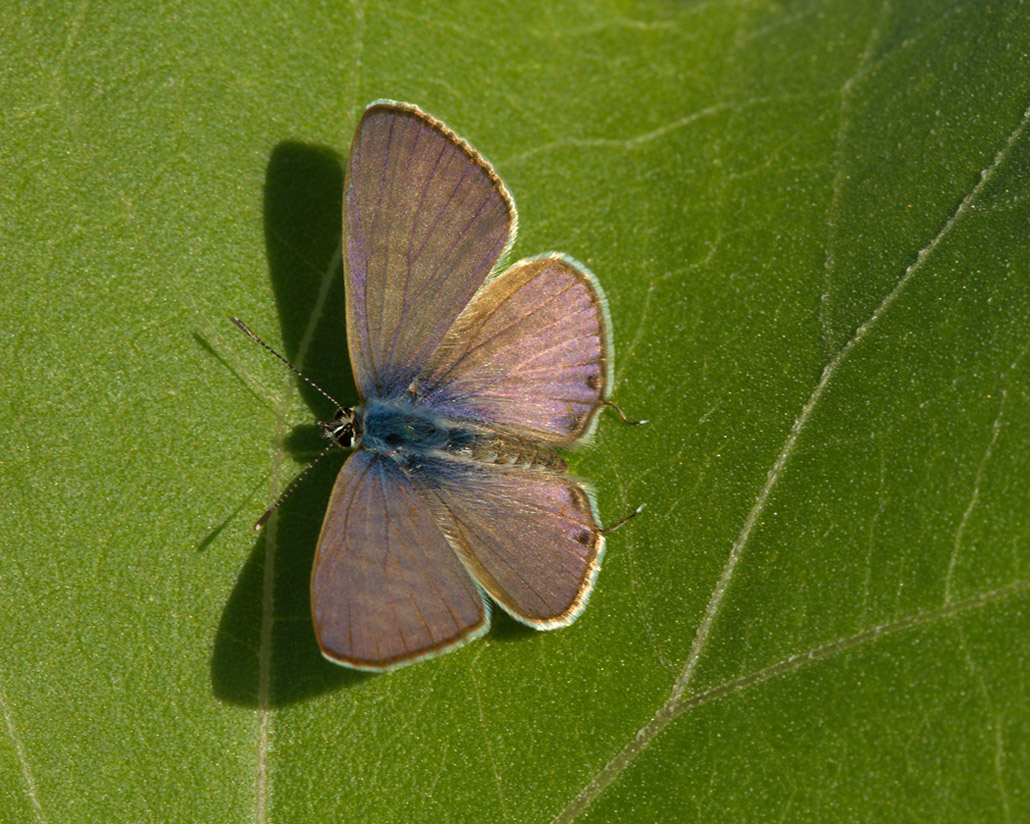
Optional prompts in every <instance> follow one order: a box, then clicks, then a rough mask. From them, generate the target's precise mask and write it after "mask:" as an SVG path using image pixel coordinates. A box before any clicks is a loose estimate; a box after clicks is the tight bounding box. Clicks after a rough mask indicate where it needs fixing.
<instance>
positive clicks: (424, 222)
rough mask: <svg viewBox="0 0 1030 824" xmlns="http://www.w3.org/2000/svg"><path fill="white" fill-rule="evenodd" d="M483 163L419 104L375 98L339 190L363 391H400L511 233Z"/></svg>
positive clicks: (503, 202) (508, 208) (354, 351)
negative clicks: (340, 191) (343, 183)
mask: <svg viewBox="0 0 1030 824" xmlns="http://www.w3.org/2000/svg"><path fill="white" fill-rule="evenodd" d="M515 223H516V215H515V204H514V202H513V201H512V199H511V195H510V194H509V193H508V190H507V188H506V187H505V185H504V183H503V182H502V181H501V179H500V178H499V177H498V176H497V174H496V172H494V170H493V168H492V167H491V166H490V164H489V163H488V162H487V161H486V160H485V159H484V158H483V157H482V156H481V155H480V154H479V153H478V152H476V150H475V149H473V148H472V147H471V146H470V145H469V144H468V143H466V142H465V141H464V140H462V139H461V138H460V137H458V136H457V135H456V134H455V133H454V132H452V131H451V130H450V129H448V128H447V127H446V126H444V125H443V124H442V123H441V122H440V121H439V120H436V119H435V118H433V117H430V116H429V115H428V114H426V113H425V112H423V111H422V110H421V109H419V108H417V107H415V106H411V105H408V104H404V103H394V102H390V101H382V102H377V103H373V104H372V105H371V106H369V107H368V108H367V109H366V110H365V113H364V115H363V116H362V118H361V122H360V123H359V124H358V129H357V134H356V135H355V136H354V142H353V143H352V144H351V151H350V159H349V161H348V166H347V177H346V183H345V192H344V221H343V229H344V238H345V255H344V268H345V272H346V286H347V339H348V344H349V347H350V353H351V363H352V365H353V368H354V376H355V379H356V381H357V384H358V389H359V390H360V392H361V395H362V397H365V398H370V397H376V398H389V397H394V396H396V395H399V394H401V393H402V392H404V391H405V390H406V389H407V388H408V386H409V385H410V384H411V381H412V379H413V378H414V377H415V375H416V374H418V372H419V371H420V370H421V369H422V367H423V366H424V365H425V363H426V360H427V359H428V358H429V356H430V354H431V353H432V352H433V350H435V349H436V348H437V346H438V345H439V343H440V341H441V340H442V339H443V337H444V335H445V333H446V332H447V330H448V329H449V328H450V327H451V325H452V324H453V323H454V319H455V318H456V317H458V314H459V313H460V312H461V311H462V309H464V308H465V305H466V304H467V303H468V301H469V299H470V298H471V297H472V296H473V295H474V294H475V293H476V291H477V290H478V289H479V287H480V286H481V285H482V284H483V281H484V280H485V279H486V277H487V275H489V274H490V271H491V270H492V269H493V267H494V265H495V264H496V263H497V260H498V259H499V258H500V256H501V255H502V254H503V252H504V251H505V250H506V248H507V246H508V245H509V243H510V241H511V240H512V239H513V238H514V230H515Z"/></svg>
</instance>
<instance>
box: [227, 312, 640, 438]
mask: <svg viewBox="0 0 1030 824" xmlns="http://www.w3.org/2000/svg"><path fill="white" fill-rule="evenodd" d="M232 322H233V323H235V324H236V326H238V327H239V328H240V329H241V330H242V331H243V332H244V333H246V334H247V335H248V336H249V337H250V339H251V340H253V341H255V342H257V343H260V344H261V345H262V346H263V347H265V349H267V350H268V351H269V352H271V353H272V354H273V355H275V356H276V357H277V358H279V360H281V361H282V362H283V363H285V364H286V368H287V369H289V370H290V371H291V372H293V374H294V375H296V376H297V377H299V378H301V379H302V380H304V381H306V382H307V383H308V385H309V386H313V387H314V388H315V389H317V390H318V391H319V392H320V393H321V394H322V396H323V397H325V398H327V399H329V400H330V401H332V402H333V404H334V405H335V406H336V408H337V409H343V404H342V403H340V402H339V401H338V400H336V398H334V397H333V396H332V395H330V394H329V393H328V392H326V391H325V390H324V389H323V388H322V387H321V386H319V385H318V384H317V383H315V382H314V381H313V380H311V378H309V377H308V376H307V375H305V374H304V373H303V372H301V371H300V370H299V369H298V368H297V367H296V366H294V365H293V364H292V363H290V362H289V361H288V360H286V358H284V357H283V356H282V355H280V354H279V353H278V352H276V351H275V350H274V349H273V348H272V347H271V346H269V345H268V344H267V343H265V342H264V341H263V340H261V338H259V337H258V336H257V335H255V334H254V332H253V331H252V330H251V328H250V327H249V326H247V324H245V323H244V322H243V321H242V320H240V319H239V318H237V317H233V318H232ZM619 414H622V413H621V412H620V413H619ZM623 420H625V416H623Z"/></svg>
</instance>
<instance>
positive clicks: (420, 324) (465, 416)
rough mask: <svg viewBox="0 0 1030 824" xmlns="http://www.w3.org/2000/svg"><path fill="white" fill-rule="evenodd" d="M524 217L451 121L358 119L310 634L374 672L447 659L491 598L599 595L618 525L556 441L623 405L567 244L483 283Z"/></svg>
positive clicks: (550, 621)
mask: <svg viewBox="0 0 1030 824" xmlns="http://www.w3.org/2000/svg"><path fill="white" fill-rule="evenodd" d="M517 225H518V216H517V212H516V210H515V203H514V200H513V199H512V196H511V193H510V192H509V191H508V188H507V186H505V184H504V182H503V181H502V180H501V178H500V177H499V176H498V174H497V172H496V171H494V169H493V167H492V166H491V165H490V163H489V162H488V161H487V160H486V159H485V158H484V157H483V156H482V155H481V154H479V153H478V152H477V151H476V150H475V149H474V148H472V146H471V145H469V144H468V143H467V142H466V141H465V140H463V139H462V138H461V137H459V136H458V135H457V134H455V133H454V132H453V131H451V130H450V129H449V128H448V127H447V126H445V125H444V124H443V123H441V122H440V121H439V120H437V119H436V118H434V117H432V116H430V115H429V114H427V113H426V112H424V111H423V110H422V109H420V108H418V107H417V106H414V105H411V104H408V103H399V102H395V101H389V100H380V101H376V102H374V103H372V104H370V105H369V106H368V107H367V108H366V109H365V111H364V114H363V115H362V117H361V119H360V122H359V123H358V127H357V132H356V134H355V137H354V141H353V143H352V144H351V149H350V156H349V158H348V163H347V172H346V177H345V184H344V221H343V232H344V245H343V268H344V276H345V285H346V304H347V343H348V347H349V352H350V358H351V364H352V367H353V372H354V377H355V381H356V383H357V387H358V392H359V395H360V399H361V402H360V403H359V404H358V406H356V407H354V408H353V409H347V408H343V407H342V406H340V405H339V404H337V406H338V407H340V408H339V409H338V411H337V412H336V415H335V417H334V418H333V419H332V420H331V421H328V422H323V423H322V424H320V427H321V429H322V433H323V435H324V436H326V437H328V438H329V439H330V440H331V442H332V444H338V445H340V446H343V447H348V448H353V449H354V451H353V452H352V453H351V454H350V456H349V457H348V458H347V460H346V462H345V463H344V465H343V467H342V468H341V470H340V472H339V475H338V476H337V478H336V482H335V484H334V486H333V490H332V494H331V497H330V500H329V504H328V508H327V510H326V514H325V520H324V522H323V524H322V530H321V534H320V535H319V538H318V547H317V550H316V554H315V561H314V567H313V569H312V575H311V608H312V620H313V624H314V628H315V633H316V635H317V638H318V643H319V646H320V648H321V650H322V653H323V655H324V656H325V657H326V658H328V659H329V660H331V661H334V662H336V663H338V664H342V665H344V666H347V667H352V668H355V669H359V670H370V671H384V670H390V669H394V668H397V667H400V666H403V665H406V664H410V663H413V662H415V661H419V660H422V659H426V658H430V657H433V656H435V655H439V654H441V653H443V652H447V651H448V650H451V649H454V648H456V647H458V646H461V645H463V644H465V643H467V642H468V641H471V640H473V639H475V638H478V637H480V636H481V635H483V634H484V633H485V632H486V631H487V630H488V629H489V626H490V603H491V601H493V602H494V603H496V604H498V605H499V606H500V607H501V608H502V609H503V610H504V611H505V612H507V613H508V614H509V615H511V616H512V617H513V618H515V619H516V620H518V621H520V622H522V623H524V624H528V625H529V626H532V627H535V628H536V629H541V630H546V629H555V628H557V627H564V626H567V625H568V624H571V623H572V622H573V621H574V620H575V619H576V618H577V616H578V615H579V614H580V613H581V612H582V611H583V608H584V607H585V606H586V603H587V599H588V598H589V597H590V593H591V591H592V590H593V587H594V581H595V579H596V577H597V573H598V571H599V569H600V564H601V558H602V555H603V553H604V545H605V533H606V532H607V531H610V529H611V528H609V529H608V530H606V529H604V528H603V527H601V525H600V522H599V520H598V516H597V509H596V506H595V504H594V498H593V494H592V492H591V490H590V488H589V487H587V486H585V485H584V484H583V483H581V482H580V481H578V480H576V479H575V478H573V477H572V476H571V475H570V474H569V473H568V470H567V467H566V464H565V461H564V460H563V459H562V457H561V455H560V454H559V452H558V451H556V450H561V449H567V448H570V447H573V446H575V445H576V444H578V443H579V442H581V441H583V440H584V439H585V438H587V437H588V436H589V435H590V433H591V431H592V429H593V426H594V424H595V422H596V417H597V413H598V411H599V410H600V409H601V408H602V407H603V406H605V405H613V406H614V404H611V402H610V401H608V399H607V393H608V390H609V388H610V386H611V382H612V346H611V321H610V319H609V316H608V310H607V305H606V302H605V298H604V294H603V292H602V291H601V287H600V285H599V284H598V282H597V280H596V278H595V277H594V276H593V275H592V274H591V273H590V272H589V271H588V270H587V269H586V267H585V266H583V265H582V264H580V263H578V262H577V261H575V260H574V259H572V258H571V257H568V256H566V255H563V254H557V253H551V254H546V255H541V256H539V257H533V258H528V259H524V260H520V261H519V262H517V263H515V264H513V265H512V266H510V267H509V268H507V269H505V270H504V271H503V272H501V273H500V274H496V275H494V276H492V277H491V275H492V273H493V272H494V270H495V269H496V268H498V263H499V261H501V260H502V259H503V258H504V257H505V254H506V253H507V251H508V250H509V249H510V247H511V245H512V243H513V241H514V239H515V233H516V229H517ZM234 320H235V319H234ZM236 323H237V325H239V326H240V327H241V328H242V329H244V331H246V332H248V334H251V335H252V336H253V333H251V332H250V331H249V329H247V328H246V326H245V325H244V324H242V323H241V322H239V321H236ZM254 337H255V338H256V336H254ZM258 340H259V342H261V341H260V339H258ZM291 368H292V367H291ZM327 397H328V396H327ZM616 409H618V408H617V407H616ZM619 414H620V415H621V414H622V413H621V411H619ZM623 418H624V419H625V417H624V416H623ZM332 444H331V445H332ZM638 511H639V510H638ZM270 512H271V510H270ZM270 512H269V513H267V514H270ZM267 514H266V515H267ZM634 514H635V513H634ZM631 517H632V516H631ZM259 525H260V522H259ZM487 596H489V597H487Z"/></svg>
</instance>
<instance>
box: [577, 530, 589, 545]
mask: <svg viewBox="0 0 1030 824" xmlns="http://www.w3.org/2000/svg"><path fill="white" fill-rule="evenodd" d="M576 540H577V541H578V542H579V543H581V544H583V546H586V545H587V544H589V543H590V533H589V532H586V531H583V532H580V533H579V535H577V536H576Z"/></svg>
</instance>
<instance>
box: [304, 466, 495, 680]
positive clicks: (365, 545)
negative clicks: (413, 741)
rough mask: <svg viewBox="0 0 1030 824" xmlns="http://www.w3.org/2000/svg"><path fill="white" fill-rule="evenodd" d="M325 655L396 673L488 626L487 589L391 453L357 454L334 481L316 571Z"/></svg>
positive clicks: (315, 612) (314, 591)
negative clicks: (475, 578)
mask: <svg viewBox="0 0 1030 824" xmlns="http://www.w3.org/2000/svg"><path fill="white" fill-rule="evenodd" d="M311 609H312V616H313V620H314V625H315V634H316V635H317V637H318V643H319V646H320V647H321V648H322V653H323V655H325V656H326V658H328V659H330V660H331V661H335V662H337V663H339V664H344V665H346V666H349V667H354V668H357V669H366V670H374V671H379V670H387V669H392V668H393V667H397V666H402V665H403V664H408V663H411V662H412V661H416V660H418V659H420V658H426V657H429V656H432V655H436V654H439V653H441V652H445V651H446V650H448V649H451V648H453V647H456V646H459V645H461V644H463V643H465V642H466V641H470V640H472V639H473V638H477V637H479V636H480V635H482V634H483V633H484V632H486V631H487V629H488V627H489V623H490V620H489V615H488V613H487V612H486V609H485V607H484V604H483V598H482V594H481V592H480V590H479V588H478V587H477V586H476V584H475V583H473V581H472V579H471V578H470V577H469V573H468V572H467V571H466V570H465V568H464V566H463V565H462V563H461V562H460V561H459V559H458V558H457V556H456V555H455V554H454V551H453V550H452V549H451V547H450V546H449V545H448V541H447V539H446V538H445V537H444V535H443V533H442V532H441V528H440V526H439V525H438V524H437V521H436V520H435V518H434V516H433V514H432V513H431V512H430V510H429V508H428V506H427V504H426V502H425V501H424V499H423V498H422V496H420V495H419V494H417V493H416V492H415V490H414V489H413V487H412V483H411V481H410V480H409V478H408V476H407V475H406V474H405V473H404V471H403V470H401V469H400V468H399V467H398V466H397V464H396V463H394V462H393V461H392V460H391V459H389V458H384V457H382V456H379V455H376V454H375V453H373V452H369V451H366V450H359V451H358V452H355V453H354V454H353V455H351V456H350V458H348V459H347V462H346V463H345V464H344V465H343V468H342V469H341V470H340V474H339V476H338V477H337V479H336V485H335V486H334V487H333V493H332V497H331V498H330V501H329V507H328V509H327V510H326V516H325V521H324V522H323V524H322V534H321V535H320V536H319V539H318V550H317V552H316V554H315V564H314V568H313V569H312V572H311Z"/></svg>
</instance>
